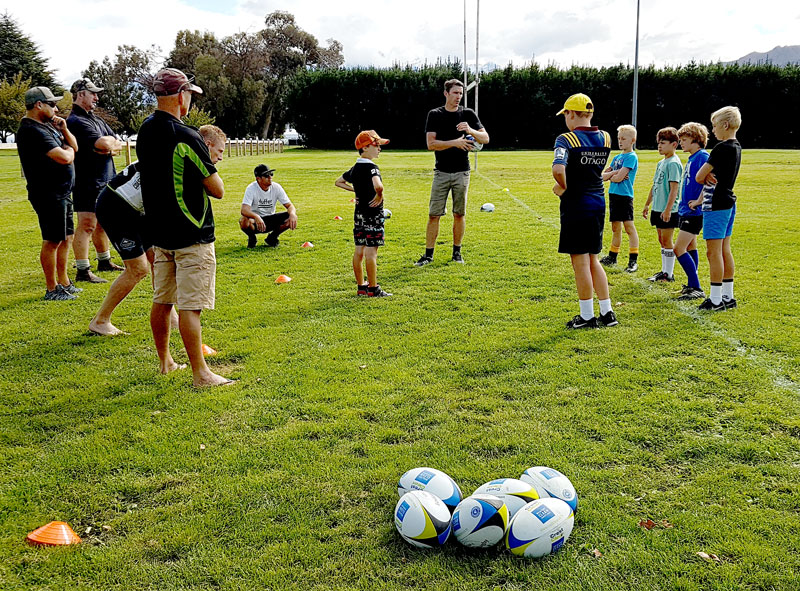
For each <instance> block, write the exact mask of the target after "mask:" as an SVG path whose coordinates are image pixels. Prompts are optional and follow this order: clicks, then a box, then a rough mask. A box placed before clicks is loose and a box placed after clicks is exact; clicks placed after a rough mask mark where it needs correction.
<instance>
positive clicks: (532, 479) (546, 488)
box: [519, 466, 578, 513]
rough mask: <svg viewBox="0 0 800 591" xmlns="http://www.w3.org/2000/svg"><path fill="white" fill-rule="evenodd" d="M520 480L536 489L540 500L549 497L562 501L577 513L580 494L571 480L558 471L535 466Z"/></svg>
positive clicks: (523, 474)
mask: <svg viewBox="0 0 800 591" xmlns="http://www.w3.org/2000/svg"><path fill="white" fill-rule="evenodd" d="M519 479H520V480H522V481H523V482H527V483H528V484H530V485H531V486H532V487H533V488H535V489H536V492H537V493H539V498H540V499H546V498H548V497H552V498H554V499H561V500H562V501H564V502H565V503H566V504H567V505H569V506H570V509H572V512H573V513H577V511H578V493H577V492H576V491H575V487H574V486H572V483H571V482H570V480H569V478H567V477H566V476H564V475H563V474H562V473H561V472H559V471H558V470H554V469H553V468H548V467H547V466H534V467H533V468H528V469H527V470H525V472H523V473H522V476H520V477H519Z"/></svg>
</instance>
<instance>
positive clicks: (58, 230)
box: [31, 197, 75, 242]
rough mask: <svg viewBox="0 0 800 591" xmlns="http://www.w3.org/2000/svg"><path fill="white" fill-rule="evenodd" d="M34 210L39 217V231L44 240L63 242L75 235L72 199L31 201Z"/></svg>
mask: <svg viewBox="0 0 800 591" xmlns="http://www.w3.org/2000/svg"><path fill="white" fill-rule="evenodd" d="M31 205H32V206H33V210H34V211H35V212H36V215H37V216H39V229H40V230H41V231H42V240H47V241H48V242H62V241H63V240H66V239H67V236H72V235H73V234H74V233H75V222H74V221H73V220H72V199H70V198H68V197H67V198H66V199H43V200H41V201H38V200H37V201H31Z"/></svg>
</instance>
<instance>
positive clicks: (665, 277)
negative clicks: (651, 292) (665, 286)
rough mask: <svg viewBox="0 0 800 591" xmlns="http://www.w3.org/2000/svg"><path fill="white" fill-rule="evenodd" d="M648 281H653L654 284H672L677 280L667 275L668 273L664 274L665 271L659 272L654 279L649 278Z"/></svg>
mask: <svg viewBox="0 0 800 591" xmlns="http://www.w3.org/2000/svg"><path fill="white" fill-rule="evenodd" d="M647 280H648V281H652V282H654V283H655V282H658V281H663V282H670V281H675V278H674V277H673V276H672V275H667V274H666V273H664V271H659V272H658V273H656V274H655V275H653V276H652V277H648V278H647Z"/></svg>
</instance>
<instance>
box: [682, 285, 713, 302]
mask: <svg viewBox="0 0 800 591" xmlns="http://www.w3.org/2000/svg"><path fill="white" fill-rule="evenodd" d="M684 287H686V289H685V290H683V291H682V292H681V295H680V296H678V301H679V302H688V301H689V300H701V299H703V298H704V297H706V292H704V291H703V290H702V289H695V288H694V287H689V286H688V285H686V286H684Z"/></svg>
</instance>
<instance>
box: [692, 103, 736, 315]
mask: <svg viewBox="0 0 800 591" xmlns="http://www.w3.org/2000/svg"><path fill="white" fill-rule="evenodd" d="M711 124H712V127H711V132H712V133H713V134H714V135H715V136H716V138H717V139H718V140H719V143H718V144H717V145H716V146H714V149H713V150H711V154H710V155H709V157H708V162H706V163H705V164H703V166H702V167H701V168H700V171H699V172H698V173H697V176H696V177H695V180H697V182H698V183H701V184H704V185H705V186H704V187H703V195H702V197H701V199H702V208H703V238H705V239H706V254H707V256H708V274H709V275H710V276H711V294H710V295H709V297H708V298H707V299H706V300H705V301H704V302H703V303H702V304H700V310H711V311H714V312H722V311H724V310H727V309H729V308H735V307H736V299H735V298H734V297H733V273H734V262H733V254H732V253H731V234H733V221H734V219H735V218H736V195H735V194H734V193H733V186H734V184H735V183H736V177H737V176H738V175H739V165H740V164H741V161H742V146H741V145H740V144H739V141H738V140H737V139H736V132H737V131H738V129H739V127H740V126H741V125H742V114H741V112H740V111H739V109H738V108H736V107H723V108H722V109H720V110H719V111H714V112H713V113H712V114H711ZM701 199H697V200H695V201H693V202H692V204H694V206H695V207H696V206H697V205H700V203H701Z"/></svg>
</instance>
